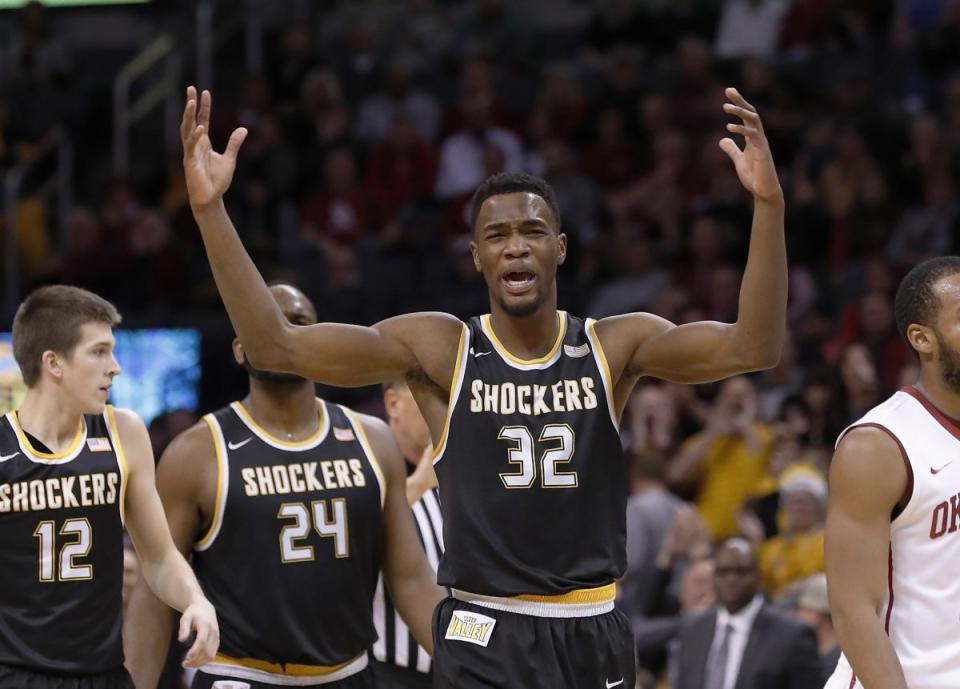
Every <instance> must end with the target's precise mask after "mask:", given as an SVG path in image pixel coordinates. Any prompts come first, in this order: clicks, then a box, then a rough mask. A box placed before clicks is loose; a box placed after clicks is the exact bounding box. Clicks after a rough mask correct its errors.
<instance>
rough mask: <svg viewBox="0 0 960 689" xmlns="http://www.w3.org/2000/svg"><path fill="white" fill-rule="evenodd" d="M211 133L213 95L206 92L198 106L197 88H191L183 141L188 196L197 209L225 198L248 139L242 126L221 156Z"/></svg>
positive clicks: (186, 108)
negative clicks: (239, 156)
mask: <svg viewBox="0 0 960 689" xmlns="http://www.w3.org/2000/svg"><path fill="white" fill-rule="evenodd" d="M209 130H210V92H209V91H204V92H203V93H202V94H201V96H200V98H199V104H198V99H197V89H196V88H195V87H193V86H189V87H187V104H186V106H185V107H184V109H183V120H182V121H181V122H180V141H181V142H182V143H183V173H184V177H185V178H186V182H187V193H188V194H189V195H190V205H191V206H193V207H194V208H202V207H204V206H208V205H210V204H211V203H216V202H218V201H219V200H220V199H221V198H222V197H223V194H224V192H226V190H227V188H228V187H229V186H230V181H231V180H232V179H233V172H234V170H235V169H236V167H237V152H238V151H239V150H240V146H241V145H242V144H243V141H244V139H246V138H247V130H246V129H244V128H243V127H240V128H239V129H236V130H234V132H233V134H231V135H230V141H228V142H227V148H226V149H225V150H224V152H223V153H217V152H216V151H215V150H213V146H212V145H211V143H210V134H209Z"/></svg>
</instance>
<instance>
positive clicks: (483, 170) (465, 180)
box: [436, 91, 523, 198]
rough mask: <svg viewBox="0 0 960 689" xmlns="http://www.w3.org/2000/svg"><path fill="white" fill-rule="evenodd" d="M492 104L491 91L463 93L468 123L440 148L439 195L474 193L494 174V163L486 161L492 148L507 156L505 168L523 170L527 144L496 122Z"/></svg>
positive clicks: (463, 108) (450, 195) (504, 156)
mask: <svg viewBox="0 0 960 689" xmlns="http://www.w3.org/2000/svg"><path fill="white" fill-rule="evenodd" d="M492 107H493V94H492V93H491V92H490V91H478V92H475V93H469V94H464V95H463V97H462V99H461V110H462V112H463V116H464V125H465V126H464V127H463V128H462V129H460V130H458V131H456V132H454V133H453V134H451V135H450V136H448V137H447V138H446V139H445V140H444V142H443V145H442V146H441V148H440V172H439V174H438V176H437V185H436V193H437V196H440V197H441V198H449V197H452V196H462V195H467V194H471V193H473V190H474V189H475V188H476V187H477V185H478V184H480V182H482V181H483V180H484V179H485V178H486V177H487V176H488V174H490V173H489V167H490V166H489V164H488V162H487V161H486V160H485V156H487V155H489V154H490V151H488V147H494V148H496V149H498V150H499V152H500V154H501V155H502V156H503V159H504V164H503V169H504V170H507V171H516V170H520V169H521V167H522V165H523V147H522V146H521V144H520V137H518V136H517V135H516V134H514V133H513V132H511V131H508V130H506V129H503V128H500V127H497V126H495V125H494V124H493V120H492V114H493V112H492Z"/></svg>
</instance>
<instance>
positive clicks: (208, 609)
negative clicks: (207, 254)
mask: <svg viewBox="0 0 960 689" xmlns="http://www.w3.org/2000/svg"><path fill="white" fill-rule="evenodd" d="M119 322H120V314H119V313H117V310H116V309H115V308H114V307H113V305H112V304H110V303H109V302H108V301H106V300H104V299H102V298H101V297H98V296H97V295H95V294H92V293H91V292H87V291H86V290H82V289H79V288H77V287H68V286H65V285H54V286H50V287H41V288H40V289H38V290H36V291H34V292H33V293H31V294H30V295H29V296H28V297H27V298H26V300H24V302H23V303H22V304H20V308H19V309H18V310H17V313H16V316H15V317H14V320H13V352H14V356H15V357H16V361H17V364H18V365H19V367H20V371H21V373H22V375H23V382H24V383H25V384H26V386H27V393H26V396H25V397H24V400H23V404H22V405H21V406H20V408H19V409H17V410H16V411H12V412H10V413H8V414H6V415H5V416H3V417H2V418H0V687H2V688H3V689H12V688H16V689H115V688H120V687H132V686H133V684H132V682H131V681H130V677H129V675H128V674H127V672H126V670H125V669H124V666H123V661H124V658H123V644H122V640H121V630H122V626H123V625H122V619H123V615H122V609H121V589H122V587H123V529H124V525H125V526H126V528H127V530H128V531H129V532H130V536H131V537H132V539H133V543H134V546H135V547H136V549H137V554H138V555H139V557H140V562H141V565H142V572H143V576H144V578H145V579H146V581H147V583H148V584H149V585H150V587H151V588H152V589H153V591H154V592H155V593H156V595H157V596H159V597H160V598H161V599H162V600H163V601H164V602H165V603H166V604H167V605H169V606H171V607H173V608H176V609H177V610H180V611H182V612H183V616H182V618H181V624H180V629H179V638H180V640H181V641H182V640H185V639H186V638H187V637H188V635H189V634H190V632H191V630H192V631H194V632H196V640H195V641H194V643H193V645H192V647H191V648H190V650H189V652H188V653H187V656H186V659H185V661H184V664H185V665H186V666H188V667H199V666H200V665H203V664H205V663H207V662H209V661H210V660H211V659H212V658H213V656H214V653H215V652H216V650H217V644H218V641H219V633H218V630H217V618H216V614H215V612H214V609H213V606H211V605H210V603H209V602H208V601H207V599H206V598H205V597H204V596H203V593H202V592H201V590H200V586H199V585H198V584H197V580H196V578H194V575H193V572H192V571H191V569H190V566H189V565H188V564H187V563H186V561H185V560H184V559H183V556H182V555H180V553H179V552H177V549H176V548H175V547H174V545H173V540H172V539H171V537H170V531H169V530H168V529H167V524H166V520H165V519H164V518H163V506H162V505H161V503H160V498H159V497H158V496H157V491H156V487H155V485H154V466H153V450H152V449H151V447H150V438H149V436H148V435H147V429H146V427H145V426H144V425H143V421H141V420H140V418H139V417H138V416H137V415H136V414H134V413H133V412H132V411H129V410H126V409H115V408H114V407H113V406H111V405H109V404H107V398H108V396H109V392H110V386H111V384H112V382H113V379H114V378H115V377H116V376H117V375H119V373H120V365H119V364H118V363H117V360H116V358H114V355H113V348H114V344H115V340H114V337H113V327H114V326H115V325H116V324H118V323H119Z"/></svg>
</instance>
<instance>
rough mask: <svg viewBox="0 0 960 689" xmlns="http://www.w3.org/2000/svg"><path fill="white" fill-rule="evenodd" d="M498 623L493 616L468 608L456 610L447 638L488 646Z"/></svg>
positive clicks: (451, 619) (448, 628)
mask: <svg viewBox="0 0 960 689" xmlns="http://www.w3.org/2000/svg"><path fill="white" fill-rule="evenodd" d="M496 624H497V621H496V620H495V619H493V618H492V617H487V616H486V615H481V614H479V613H475V612H471V611H468V610H454V611H453V617H451V618H450V626H448V627H447V635H446V637H445V638H447V639H453V640H454V641H466V642H467V643H468V644H476V645H477V646H484V647H486V645H487V644H488V643H490V637H491V636H493V627H494V626H495V625H496Z"/></svg>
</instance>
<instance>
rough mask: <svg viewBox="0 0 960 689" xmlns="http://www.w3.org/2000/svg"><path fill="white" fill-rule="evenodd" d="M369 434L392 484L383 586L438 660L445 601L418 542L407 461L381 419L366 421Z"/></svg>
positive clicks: (386, 512) (367, 418)
mask: <svg viewBox="0 0 960 689" xmlns="http://www.w3.org/2000/svg"><path fill="white" fill-rule="evenodd" d="M361 423H363V427H364V430H365V431H366V434H367V437H368V438H369V440H370V444H371V446H372V447H373V451H374V453H375V454H376V456H377V459H378V460H379V462H380V467H381V468H382V469H383V473H384V475H385V478H386V482H387V496H386V502H385V503H384V507H383V520H384V528H385V529H386V537H387V539H386V540H387V546H386V552H385V557H384V562H383V574H384V583H385V584H386V586H387V589H388V590H389V591H390V596H391V597H392V598H393V602H394V604H395V605H396V607H397V611H398V612H399V613H400V616H401V617H402V618H403V621H404V622H406V623H407V626H408V627H410V631H411V632H412V633H413V636H414V638H415V639H416V640H417V643H419V644H420V645H421V646H423V647H424V648H425V649H427V652H428V653H430V655H433V634H432V623H433V610H434V608H436V607H437V605H438V604H439V603H440V601H441V600H443V598H444V597H445V596H446V591H445V590H444V589H443V588H442V587H440V586H438V585H437V577H436V575H435V574H434V572H433V570H432V569H431V568H430V564H429V563H428V562H427V557H426V555H425V554H424V552H423V546H422V545H421V544H420V539H419V537H418V536H417V530H416V527H415V526H414V525H413V513H412V512H411V511H410V506H409V505H408V504H407V493H406V470H405V468H404V461H405V460H404V459H403V455H402V454H400V448H399V447H397V443H396V441H395V440H394V439H393V434H392V433H391V432H390V427H389V426H387V424H386V423H384V422H383V421H381V420H380V419H377V418H374V417H372V416H366V415H363V416H361Z"/></svg>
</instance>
